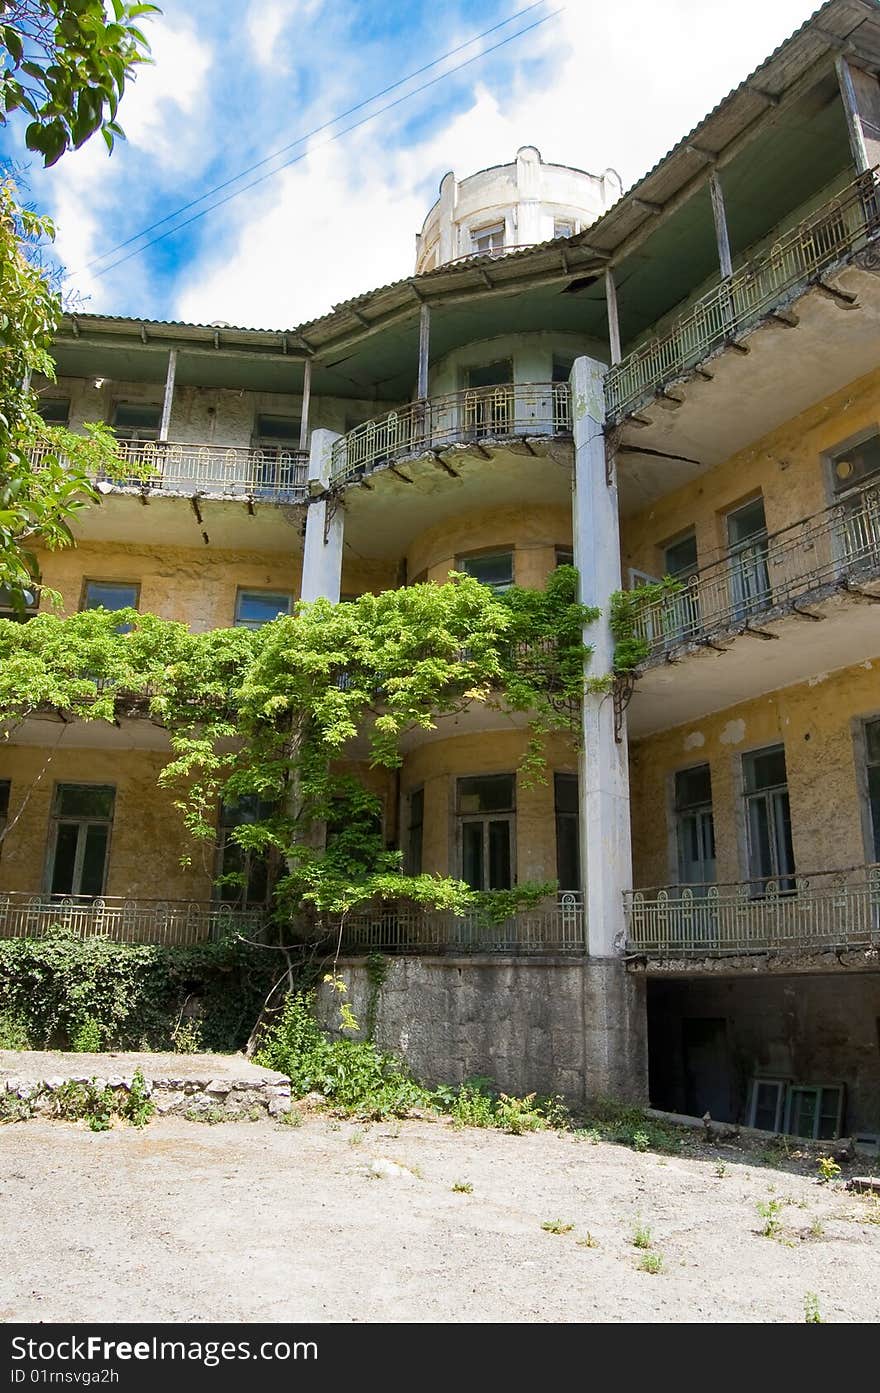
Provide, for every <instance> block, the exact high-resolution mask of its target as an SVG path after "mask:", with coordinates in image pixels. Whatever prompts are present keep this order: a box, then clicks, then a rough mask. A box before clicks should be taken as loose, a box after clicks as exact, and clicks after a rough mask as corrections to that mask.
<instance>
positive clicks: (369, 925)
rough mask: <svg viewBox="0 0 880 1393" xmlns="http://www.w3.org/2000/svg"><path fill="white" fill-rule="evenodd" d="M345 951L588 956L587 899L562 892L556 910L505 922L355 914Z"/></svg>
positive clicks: (409, 912)
mask: <svg viewBox="0 0 880 1393" xmlns="http://www.w3.org/2000/svg"><path fill="white" fill-rule="evenodd" d="M341 947H342V951H343V952H345V953H371V952H378V953H389V954H401V955H408V954H414V953H423V954H441V953H449V954H459V953H461V954H467V953H498V954H505V955H510V956H523V955H524V956H529V955H536V954H537V955H540V954H550V955H553V956H556V955H558V954H566V955H567V954H572V955H579V954H584V953H586V951H587V942H586V922H585V917H584V906H583V899H582V897H581V895H580V894H578V893H577V892H575V891H568V892H561V893H560V894H559V895H558V897H557V901H556V904H555V905H552V906H551V907H550V908H538V909H534V910H521V911H518V912H517V913H516V914H512V915H510V916H509V917H508V918H507V919H504V920H503V921H501V922H500V923H490V922H487V920H486V918H485V916H484V915H480V914H478V913H469V914H452V913H449V912H447V911H430V910H423V909H419V908H417V907H412V906H406V907H405V906H402V905H401V906H383V907H381V908H379V909H376V910H375V911H373V912H361V913H358V914H353V915H351V916H350V918H349V919H348V920H347V921H346V923H345V926H344V928H343V931H342V938H341Z"/></svg>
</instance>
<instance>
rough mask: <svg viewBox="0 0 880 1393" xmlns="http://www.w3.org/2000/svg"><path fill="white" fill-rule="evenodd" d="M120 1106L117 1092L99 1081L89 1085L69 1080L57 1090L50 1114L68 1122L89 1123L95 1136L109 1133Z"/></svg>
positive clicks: (52, 1099) (91, 1081)
mask: <svg viewBox="0 0 880 1393" xmlns="http://www.w3.org/2000/svg"><path fill="white" fill-rule="evenodd" d="M116 1104H117V1098H116V1094H115V1092H114V1090H113V1089H112V1088H107V1087H105V1086H104V1085H103V1084H100V1083H99V1082H98V1080H97V1079H91V1080H89V1081H88V1082H82V1081H80V1080H79V1079H68V1080H67V1082H66V1083H62V1084H61V1085H60V1086H59V1087H58V1088H56V1089H54V1090H53V1092H52V1094H51V1102H50V1107H49V1111H50V1113H51V1115H52V1116H53V1117H57V1118H60V1119H61V1120H62V1121H64V1122H88V1124H89V1127H90V1129H91V1130H92V1131H93V1132H106V1131H107V1130H108V1128H109V1127H110V1125H111V1123H112V1121H113V1115H114V1113H115V1112H116V1110H117V1107H116Z"/></svg>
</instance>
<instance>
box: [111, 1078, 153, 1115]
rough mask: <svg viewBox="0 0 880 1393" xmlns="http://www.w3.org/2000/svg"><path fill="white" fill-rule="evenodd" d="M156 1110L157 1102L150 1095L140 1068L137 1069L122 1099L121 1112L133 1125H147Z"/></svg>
mask: <svg viewBox="0 0 880 1393" xmlns="http://www.w3.org/2000/svg"><path fill="white" fill-rule="evenodd" d="M155 1111H156V1104H155V1103H154V1102H153V1100H152V1098H151V1097H150V1090H149V1089H148V1087H147V1083H146V1080H145V1078H144V1076H143V1074H142V1073H141V1071H140V1069H135V1071H134V1074H133V1075H132V1079H131V1083H130V1085H129V1087H128V1092H127V1093H126V1094H125V1097H124V1098H123V1100H122V1106H121V1107H120V1109H119V1114H120V1116H121V1117H124V1118H125V1120H126V1122H128V1123H130V1124H131V1126H132V1127H146V1125H147V1123H148V1122H149V1120H150V1118H151V1117H152V1116H153V1114H154V1113H155Z"/></svg>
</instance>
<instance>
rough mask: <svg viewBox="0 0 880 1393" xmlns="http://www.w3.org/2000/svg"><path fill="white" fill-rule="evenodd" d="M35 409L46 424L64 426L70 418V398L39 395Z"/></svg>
mask: <svg viewBox="0 0 880 1393" xmlns="http://www.w3.org/2000/svg"><path fill="white" fill-rule="evenodd" d="M37 411H38V412H39V414H40V415H41V416H42V418H43V420H44V421H45V422H46V425H47V426H66V425H67V423H68V421H69V420H70V398H69V397H40V399H39V401H38V402H37Z"/></svg>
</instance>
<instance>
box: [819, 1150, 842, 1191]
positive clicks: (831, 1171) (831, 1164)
mask: <svg viewBox="0 0 880 1393" xmlns="http://www.w3.org/2000/svg"><path fill="white" fill-rule="evenodd" d="M816 1166H817V1168H818V1171H819V1183H820V1184H821V1185H827V1184H828V1183H829V1182H830V1181H832V1180H837V1179H838V1177H839V1176H840V1173H841V1170H840V1166H839V1165H838V1164H837V1162H836V1161H835V1159H834V1157H833V1156H820V1157H819V1159H818V1161H817V1162H816Z"/></svg>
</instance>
